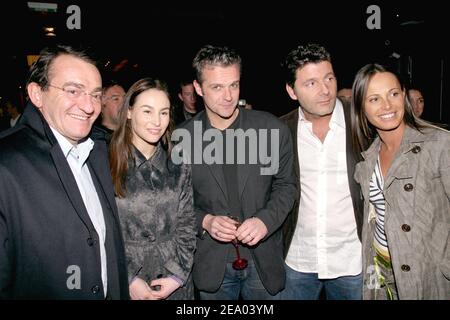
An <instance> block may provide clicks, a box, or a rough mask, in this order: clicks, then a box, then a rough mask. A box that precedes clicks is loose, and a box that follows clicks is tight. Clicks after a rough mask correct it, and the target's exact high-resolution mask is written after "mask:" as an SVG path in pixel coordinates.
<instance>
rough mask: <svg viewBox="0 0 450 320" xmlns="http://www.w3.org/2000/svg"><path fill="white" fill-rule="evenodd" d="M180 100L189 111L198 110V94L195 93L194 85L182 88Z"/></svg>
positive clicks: (179, 95)
mask: <svg viewBox="0 0 450 320" xmlns="http://www.w3.org/2000/svg"><path fill="white" fill-rule="evenodd" d="M178 98H180V100H181V101H183V104H184V106H185V108H186V109H187V110H188V111H191V112H195V111H196V110H197V107H196V106H195V103H196V102H197V94H196V93H195V89H194V85H193V84H187V85H184V86H181V92H180V93H179V94H178Z"/></svg>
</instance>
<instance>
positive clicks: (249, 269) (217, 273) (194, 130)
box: [172, 45, 297, 300]
mask: <svg viewBox="0 0 450 320" xmlns="http://www.w3.org/2000/svg"><path fill="white" fill-rule="evenodd" d="M193 66H194V68H195V69H196V72H197V80H195V81H194V86H195V89H196V92H197V94H198V95H200V96H201V97H203V100H204V104H205V111H202V112H200V113H199V114H197V115H196V116H195V117H193V118H192V119H191V120H189V121H187V122H185V123H184V124H183V125H182V127H181V128H179V129H177V130H175V132H174V135H173V138H172V140H176V141H178V140H180V137H182V141H181V142H180V143H179V144H178V145H177V147H181V148H182V149H183V157H184V159H185V160H184V161H188V162H190V163H192V180H193V188H194V204H195V210H196V213H197V217H198V241H197V251H196V254H195V258H194V267H193V279H194V284H195V285H196V287H197V288H198V289H199V291H200V298H201V299H228V300H231V299H233V300H236V299H238V298H242V299H272V298H274V297H275V296H276V295H277V293H278V292H280V291H281V290H282V289H283V287H284V284H285V271H284V266H283V252H282V250H283V249H282V234H281V228H280V227H281V225H282V223H283V221H284V220H285V218H286V216H287V214H288V212H289V211H290V210H291V208H292V206H293V204H294V199H295V197H296V193H297V187H296V182H295V178H294V172H293V168H294V167H293V161H294V158H293V146H292V140H291V136H290V133H289V129H288V127H287V126H286V125H284V124H283V123H282V122H281V121H280V120H278V119H277V118H276V117H274V116H273V115H271V114H269V113H266V112H261V111H253V110H246V109H244V108H239V107H237V104H238V100H239V85H240V76H241V58H240V57H239V55H238V54H237V53H236V52H234V51H233V50H231V49H229V48H227V47H215V46H209V45H207V46H205V47H203V48H201V49H200V51H199V52H198V53H197V55H196V57H195V59H194V62H193ZM174 151H175V152H174V154H173V158H174V159H175V158H176V155H177V148H175V149H174ZM186 159H187V160H186ZM230 216H234V217H236V219H238V220H240V222H241V224H240V226H239V225H237V224H236V223H235V221H234V220H233V219H231V218H230ZM235 239H236V240H235ZM232 241H238V242H239V243H240V246H239V252H240V255H241V258H242V259H246V260H247V261H248V265H247V266H245V264H244V265H241V268H242V269H241V270H236V269H235V268H233V261H235V260H236V258H237V253H236V251H235V249H234V248H233V245H232ZM241 261H242V260H241ZM235 267H236V265H235Z"/></svg>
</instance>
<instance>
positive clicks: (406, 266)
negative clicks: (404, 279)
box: [401, 264, 411, 272]
mask: <svg viewBox="0 0 450 320" xmlns="http://www.w3.org/2000/svg"><path fill="white" fill-rule="evenodd" d="M401 269H402V271H405V272H408V271H409V270H411V268H410V267H409V266H408V265H407V264H402V266H401Z"/></svg>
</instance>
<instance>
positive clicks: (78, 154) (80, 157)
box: [50, 127, 108, 296]
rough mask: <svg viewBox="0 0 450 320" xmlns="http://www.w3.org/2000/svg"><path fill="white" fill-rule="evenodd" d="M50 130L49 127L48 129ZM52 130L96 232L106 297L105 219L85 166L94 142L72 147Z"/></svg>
mask: <svg viewBox="0 0 450 320" xmlns="http://www.w3.org/2000/svg"><path fill="white" fill-rule="evenodd" d="M50 128H51V127H50ZM51 129H52V132H53V134H54V135H55V137H56V140H58V143H59V146H60V147H61V150H62V151H63V154H64V156H65V157H66V159H67V162H68V163H69V166H70V169H71V170H72V173H73V175H74V177H75V181H76V182H77V185H78V189H79V190H80V193H81V197H82V198H83V202H84V205H85V207H86V210H87V212H88V214H89V218H90V219H91V222H92V224H93V226H94V228H95V231H96V232H97V234H98V236H99V239H100V259H101V267H102V282H103V289H104V290H103V291H104V294H105V296H106V292H107V288H108V276H107V269H106V250H105V235H106V227H105V218H104V216H103V209H102V205H101V203H100V199H99V197H98V194H97V190H96V189H95V186H94V182H93V181H92V177H91V173H90V172H89V168H88V166H87V164H86V161H87V158H88V157H89V154H90V152H91V150H92V148H93V147H94V141H92V139H90V138H88V139H87V140H85V141H83V142H81V143H79V144H78V145H76V146H75V145H73V144H71V143H70V142H69V140H67V139H66V138H65V137H64V136H63V135H61V134H60V133H59V132H58V131H57V130H55V129H53V128H51Z"/></svg>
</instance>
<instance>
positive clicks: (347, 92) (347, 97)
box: [337, 88, 352, 104]
mask: <svg viewBox="0 0 450 320" xmlns="http://www.w3.org/2000/svg"><path fill="white" fill-rule="evenodd" d="M337 96H338V98H339V99H341V100H342V102H345V103H347V104H350V102H351V101H352V89H349V88H343V89H341V90H339V91H338V92H337Z"/></svg>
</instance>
